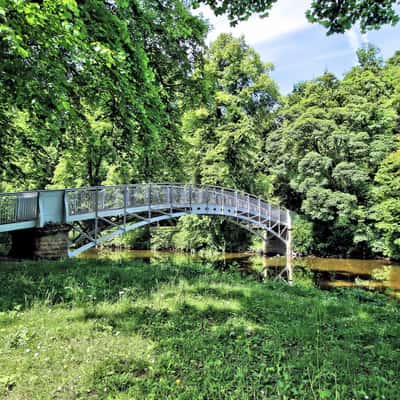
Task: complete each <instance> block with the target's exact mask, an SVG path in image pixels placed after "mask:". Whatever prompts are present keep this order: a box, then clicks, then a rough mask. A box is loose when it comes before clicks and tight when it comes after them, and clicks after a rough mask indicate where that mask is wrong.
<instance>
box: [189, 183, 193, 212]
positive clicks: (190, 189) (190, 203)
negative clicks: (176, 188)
mask: <svg viewBox="0 0 400 400" xmlns="http://www.w3.org/2000/svg"><path fill="white" fill-rule="evenodd" d="M189 208H190V212H192V185H191V184H190V185H189Z"/></svg>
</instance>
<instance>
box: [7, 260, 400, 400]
mask: <svg viewBox="0 0 400 400" xmlns="http://www.w3.org/2000/svg"><path fill="white" fill-rule="evenodd" d="M0 278H1V279H0V398H4V399H29V400H33V399H174V400H175V399H188V400H189V399H190V400H195V399H241V400H242V399H296V400H297V399H346V400H349V399H364V400H366V399H387V400H396V399H400V387H399V384H398V379H399V375H398V373H399V370H400V318H399V311H400V304H399V303H398V302H396V301H395V300H391V299H390V298H388V297H385V296H383V295H380V294H374V293H369V292H363V291H360V290H353V289H349V290H341V291H333V292H327V291H320V290H317V289H313V288H305V287H301V286H293V287H289V286H287V285H285V284H284V283H278V282H257V281H255V280H254V278H252V277H243V276H241V275H240V274H239V273H237V272H235V271H227V272H219V271H217V270H215V269H213V268H212V267H211V266H208V265H192V264H189V263H181V264H174V263H171V262H167V263H162V262H160V263H153V264H146V263H144V262H141V261H129V260H126V261H113V260H84V259H76V260H67V261H63V262H23V263H4V262H3V263H1V264H0Z"/></svg>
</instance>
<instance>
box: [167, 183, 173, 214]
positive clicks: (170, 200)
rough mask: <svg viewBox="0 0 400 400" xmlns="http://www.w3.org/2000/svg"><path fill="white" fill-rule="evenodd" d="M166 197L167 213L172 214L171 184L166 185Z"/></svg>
mask: <svg viewBox="0 0 400 400" xmlns="http://www.w3.org/2000/svg"><path fill="white" fill-rule="evenodd" d="M167 197H168V204H169V213H170V214H172V197H171V186H167Z"/></svg>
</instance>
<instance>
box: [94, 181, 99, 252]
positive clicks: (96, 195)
mask: <svg viewBox="0 0 400 400" xmlns="http://www.w3.org/2000/svg"><path fill="white" fill-rule="evenodd" d="M94 207H95V220H94V244H95V245H96V247H97V234H98V230H99V218H98V217H99V189H98V188H96V191H95V205H94Z"/></svg>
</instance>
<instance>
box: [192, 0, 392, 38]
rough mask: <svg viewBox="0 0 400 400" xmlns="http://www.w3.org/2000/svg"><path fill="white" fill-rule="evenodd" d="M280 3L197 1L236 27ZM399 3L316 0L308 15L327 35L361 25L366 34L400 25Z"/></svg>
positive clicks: (247, 0)
mask: <svg viewBox="0 0 400 400" xmlns="http://www.w3.org/2000/svg"><path fill="white" fill-rule="evenodd" d="M276 2H277V0H261V1H258V0H234V1H231V0H218V1H217V0H202V1H198V0H195V1H194V2H193V4H194V6H195V7H198V6H199V4H200V3H204V4H207V5H209V6H210V7H211V8H212V9H213V10H214V12H215V14H216V15H222V14H227V16H228V18H229V20H230V21H231V24H232V25H233V26H234V25H236V24H237V23H238V22H239V21H244V20H247V19H248V18H249V17H250V16H251V15H253V14H254V13H258V14H260V15H261V16H262V17H266V16H268V14H269V11H270V9H271V8H272V6H273V5H274V3H276ZM396 3H397V0H381V1H376V0H314V1H313V2H312V3H311V7H310V9H309V10H308V11H307V12H306V16H307V19H308V20H309V21H310V22H312V23H319V24H321V25H322V26H324V27H325V28H327V34H328V35H331V34H333V33H343V32H345V31H346V30H348V29H350V28H351V27H352V26H353V25H356V24H357V23H358V24H359V25H360V27H361V30H362V31H363V32H365V31H367V30H371V29H379V28H380V27H381V26H382V25H386V24H391V25H395V24H397V23H398V22H399V15H398V14H397V12H396V9H395V6H396Z"/></svg>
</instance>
